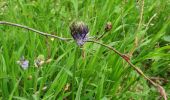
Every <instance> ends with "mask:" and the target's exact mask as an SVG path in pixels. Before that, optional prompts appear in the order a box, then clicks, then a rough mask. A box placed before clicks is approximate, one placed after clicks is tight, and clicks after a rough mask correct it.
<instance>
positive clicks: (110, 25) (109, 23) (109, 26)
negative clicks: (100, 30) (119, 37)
mask: <svg viewBox="0 0 170 100" xmlns="http://www.w3.org/2000/svg"><path fill="white" fill-rule="evenodd" d="M111 29H112V23H111V22H107V23H106V26H105V31H106V32H108V31H110V30H111Z"/></svg>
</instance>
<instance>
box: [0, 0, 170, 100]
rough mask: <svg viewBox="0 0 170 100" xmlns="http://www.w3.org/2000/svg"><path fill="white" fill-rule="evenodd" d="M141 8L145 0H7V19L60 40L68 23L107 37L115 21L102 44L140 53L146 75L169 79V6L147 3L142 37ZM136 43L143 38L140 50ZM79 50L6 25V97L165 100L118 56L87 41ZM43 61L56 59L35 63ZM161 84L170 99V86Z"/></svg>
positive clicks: (3, 16) (1, 12) (136, 56)
mask: <svg viewBox="0 0 170 100" xmlns="http://www.w3.org/2000/svg"><path fill="white" fill-rule="evenodd" d="M140 9H141V3H140V0H139V2H136V1H135V0H0V21H2V20H3V21H9V22H14V23H18V24H23V25H26V26H29V27H32V28H35V29H37V30H40V31H44V32H47V33H50V34H54V35H57V36H61V37H71V35H70V31H69V25H70V23H71V22H72V21H74V20H82V21H84V22H86V23H87V24H88V26H89V29H90V33H89V35H90V36H97V35H98V34H99V35H100V34H102V33H103V31H104V27H105V24H106V23H107V22H108V21H110V22H112V24H113V25H112V30H111V31H109V32H108V33H106V36H105V37H104V38H103V39H101V40H100V41H101V42H104V43H107V44H109V45H110V46H113V47H115V48H116V49H117V50H119V51H120V52H122V53H125V54H129V53H130V52H131V51H132V49H133V48H134V53H133V56H132V58H131V60H132V62H133V63H134V64H135V65H137V66H138V67H139V68H141V69H142V70H143V71H144V73H145V74H146V75H148V76H152V77H161V78H164V79H165V80H170V78H169V75H170V17H169V16H170V14H169V12H170V1H169V0H165V1H161V0H156V1H155V0H145V4H144V12H143V20H142V23H141V26H140V29H139V30H138V31H137V28H138V24H139V20H140V13H141V10H140ZM154 15H155V16H154ZM153 16H154V17H153ZM152 17H153V19H152V20H151V21H150V19H151V18H152ZM149 21H150V22H149ZM97 33H98V34H97ZM135 38H138V40H139V41H138V44H137V46H136V47H135V46H134V45H135V42H134V41H135ZM76 48H77V46H76V43H75V42H73V41H71V42H64V41H60V40H54V41H53V40H52V39H51V38H47V37H43V36H40V35H38V34H36V33H33V32H31V31H27V30H24V29H20V28H16V27H11V26H5V25H4V26H3V25H0V99H3V100H7V99H10V100H12V99H16V100H34V99H35V100H39V99H43V100H51V99H52V100H56V99H59V100H63V99H73V100H74V99H76V100H93V99H97V100H100V99H102V100H110V99H113V100H128V99H134V100H155V99H158V98H160V95H159V93H158V92H157V90H156V89H155V88H153V87H152V86H150V84H148V82H147V81H146V80H144V79H143V78H142V77H140V76H139V75H138V74H137V73H136V72H135V71H134V70H133V69H131V68H130V67H129V66H128V64H127V63H126V62H125V61H123V60H122V59H121V58H120V57H119V56H118V55H117V54H115V53H113V52H111V51H109V50H108V49H105V48H103V47H102V46H100V45H97V44H90V43H86V44H85V45H84V47H83V50H82V49H78V51H77V50H75V49H76ZM82 51H84V52H85V57H83V56H82V55H81V54H82ZM39 55H44V56H45V59H46V60H48V59H52V61H51V62H49V63H44V64H43V65H42V66H40V67H38V68H36V67H35V65H34V60H35V59H36V58H37V57H38V56H39ZM22 56H24V57H25V58H26V59H28V60H29V62H30V63H29V68H28V69H27V70H23V69H22V68H21V67H20V66H19V65H18V64H17V61H18V60H19V59H20V58H21V57H22ZM156 81H157V82H158V83H159V84H161V85H163V87H164V88H165V90H166V92H167V94H168V96H169V95H170V84H169V83H168V82H165V81H162V80H156Z"/></svg>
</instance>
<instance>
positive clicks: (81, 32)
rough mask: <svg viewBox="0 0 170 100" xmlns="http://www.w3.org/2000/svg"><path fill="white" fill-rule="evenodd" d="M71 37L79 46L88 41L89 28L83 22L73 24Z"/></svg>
mask: <svg viewBox="0 0 170 100" xmlns="http://www.w3.org/2000/svg"><path fill="white" fill-rule="evenodd" d="M70 31H71V35H72V37H73V38H74V40H75V41H76V42H77V44H78V45H79V46H82V45H83V44H84V43H85V42H86V40H87V33H88V32H89V29H88V26H87V25H86V24H85V23H84V22H82V21H76V22H73V23H72V24H71V26H70Z"/></svg>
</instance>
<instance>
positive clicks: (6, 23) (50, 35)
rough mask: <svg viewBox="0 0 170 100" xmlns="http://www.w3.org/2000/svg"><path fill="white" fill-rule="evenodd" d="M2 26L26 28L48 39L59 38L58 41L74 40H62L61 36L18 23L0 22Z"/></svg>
mask: <svg viewBox="0 0 170 100" xmlns="http://www.w3.org/2000/svg"><path fill="white" fill-rule="evenodd" d="M0 24H2V25H9V26H15V27H20V28H24V29H27V30H30V31H33V32H35V33H38V34H41V35H44V36H47V37H53V38H57V39H60V40H64V41H67V40H72V38H62V37H59V36H56V35H52V34H49V33H44V32H41V31H38V30H36V29H33V28H30V27H28V26H24V25H20V24H16V23H11V22H6V21H0Z"/></svg>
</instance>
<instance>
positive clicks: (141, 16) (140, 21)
mask: <svg viewBox="0 0 170 100" xmlns="http://www.w3.org/2000/svg"><path fill="white" fill-rule="evenodd" d="M140 4H141V7H140V19H139V24H138V27H137V29H136V32H135V41H134V47H133V48H132V50H131V52H130V56H132V55H133V53H134V51H135V49H136V48H137V46H138V42H139V41H140V40H139V38H138V35H137V33H138V32H139V31H140V30H141V25H142V21H143V11H144V4H145V1H144V0H141V2H140Z"/></svg>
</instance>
